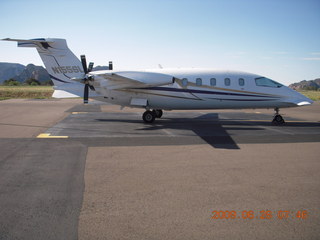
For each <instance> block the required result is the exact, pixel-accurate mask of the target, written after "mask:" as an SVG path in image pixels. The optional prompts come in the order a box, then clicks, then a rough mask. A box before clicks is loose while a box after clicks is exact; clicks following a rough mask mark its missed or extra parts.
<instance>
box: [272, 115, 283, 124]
mask: <svg viewBox="0 0 320 240" xmlns="http://www.w3.org/2000/svg"><path fill="white" fill-rule="evenodd" d="M272 123H273V124H276V125H281V124H284V120H283V117H282V116H281V115H280V114H277V115H275V116H274V118H273V120H272Z"/></svg>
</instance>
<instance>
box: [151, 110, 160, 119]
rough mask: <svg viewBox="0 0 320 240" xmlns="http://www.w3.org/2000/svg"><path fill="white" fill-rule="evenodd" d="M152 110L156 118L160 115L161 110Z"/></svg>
mask: <svg viewBox="0 0 320 240" xmlns="http://www.w3.org/2000/svg"><path fill="white" fill-rule="evenodd" d="M152 112H153V113H154V115H155V116H156V118H161V117H162V114H163V111H162V110H161V109H155V110H153V111H152Z"/></svg>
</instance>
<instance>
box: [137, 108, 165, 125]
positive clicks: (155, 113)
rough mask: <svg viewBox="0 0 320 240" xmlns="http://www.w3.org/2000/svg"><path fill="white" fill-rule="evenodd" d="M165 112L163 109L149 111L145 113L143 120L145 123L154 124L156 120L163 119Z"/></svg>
mask: <svg viewBox="0 0 320 240" xmlns="http://www.w3.org/2000/svg"><path fill="white" fill-rule="evenodd" d="M162 114H163V111H162V110H161V109H154V110H152V111H150V110H147V111H145V112H144V113H143V115H142V119H143V121H144V122H145V123H153V122H154V120H155V119H156V118H161V117H162Z"/></svg>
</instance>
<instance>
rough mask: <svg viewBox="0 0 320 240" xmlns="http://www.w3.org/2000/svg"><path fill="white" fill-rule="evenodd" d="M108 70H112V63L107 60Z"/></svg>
mask: <svg viewBox="0 0 320 240" xmlns="http://www.w3.org/2000/svg"><path fill="white" fill-rule="evenodd" d="M109 70H113V63H112V62H111V61H110V62H109Z"/></svg>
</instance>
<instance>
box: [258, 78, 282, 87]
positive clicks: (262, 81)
mask: <svg viewBox="0 0 320 240" xmlns="http://www.w3.org/2000/svg"><path fill="white" fill-rule="evenodd" d="M255 81H256V85H257V86H260V87H273V88H279V87H282V86H283V85H282V84H280V83H278V82H276V81H273V80H271V79H269V78H265V77H259V78H256V79H255Z"/></svg>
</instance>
